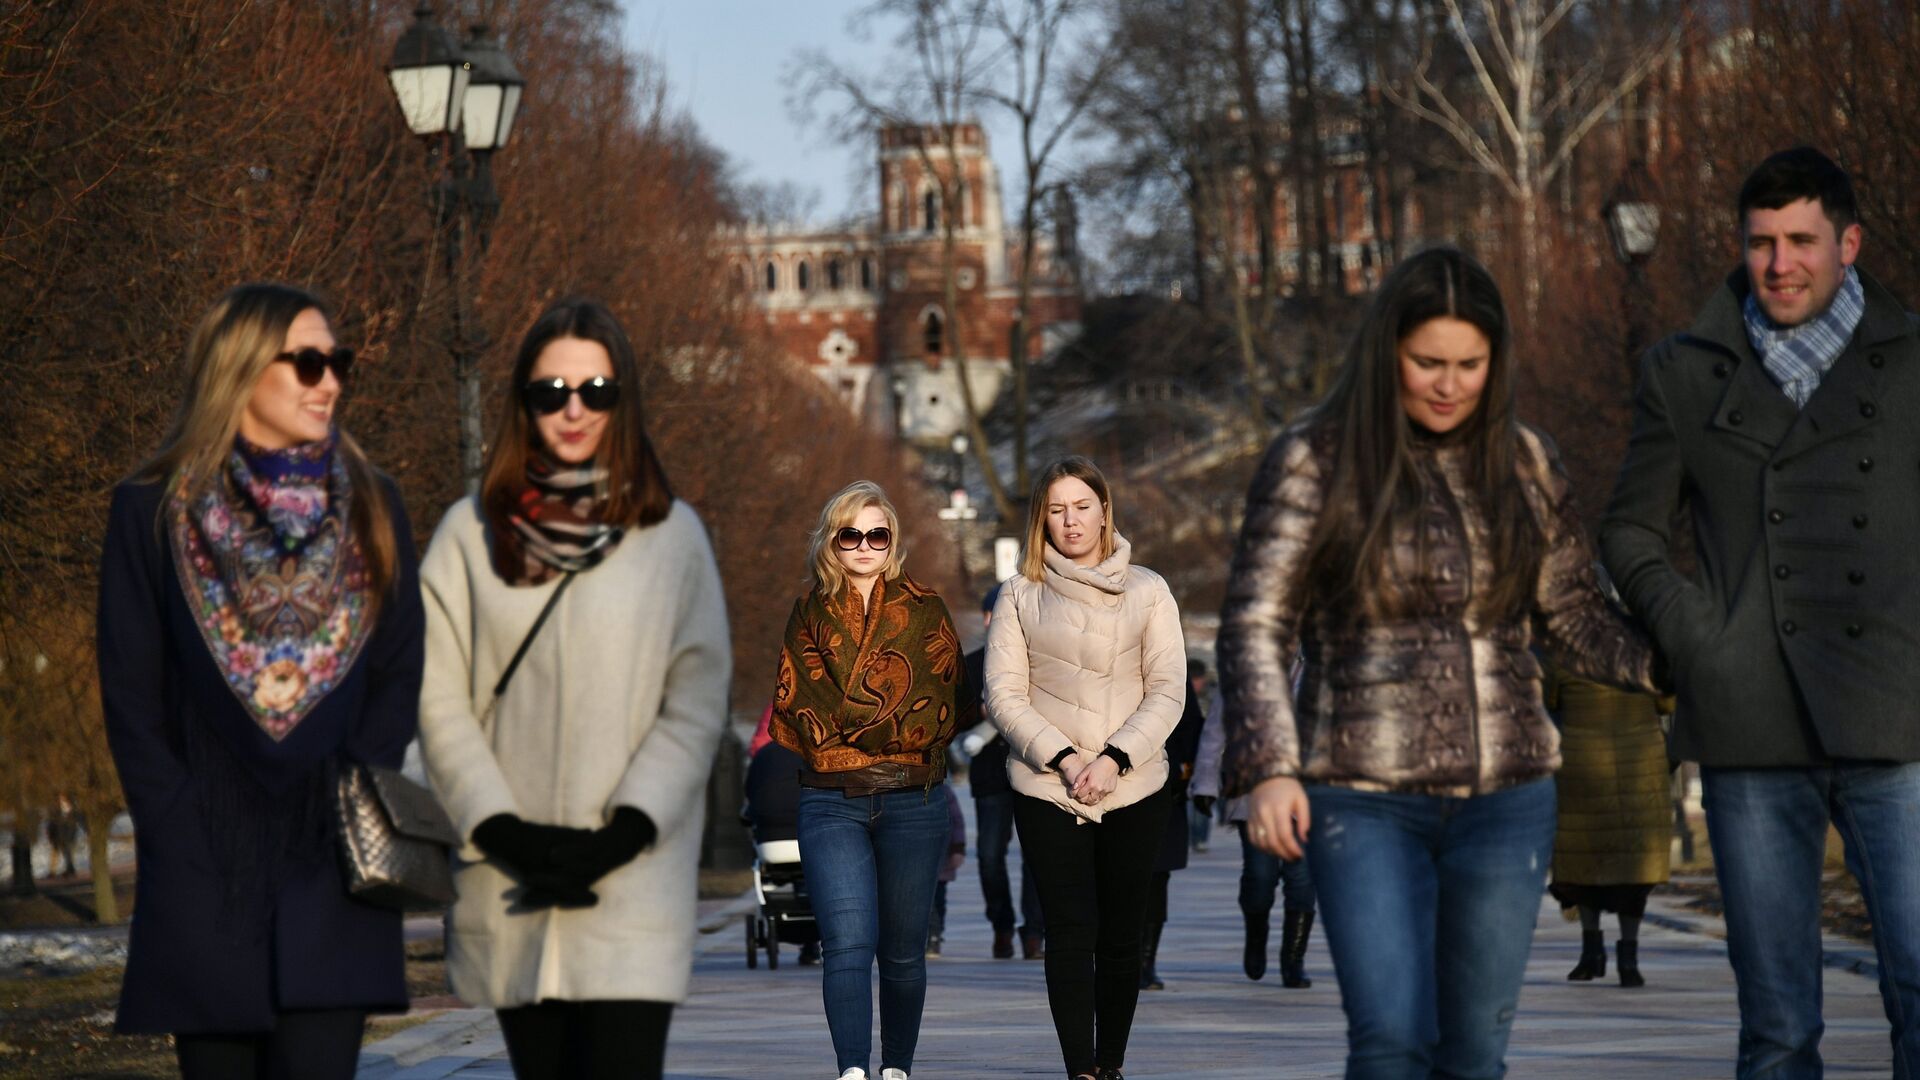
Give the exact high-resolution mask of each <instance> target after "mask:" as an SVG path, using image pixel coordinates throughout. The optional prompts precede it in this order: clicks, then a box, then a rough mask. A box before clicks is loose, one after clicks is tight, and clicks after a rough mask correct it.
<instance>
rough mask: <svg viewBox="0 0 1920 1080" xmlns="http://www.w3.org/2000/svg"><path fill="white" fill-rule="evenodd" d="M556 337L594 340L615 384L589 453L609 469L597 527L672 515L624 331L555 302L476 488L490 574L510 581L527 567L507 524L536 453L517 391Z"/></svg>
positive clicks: (530, 349) (517, 370)
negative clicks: (488, 535) (488, 539)
mask: <svg viewBox="0 0 1920 1080" xmlns="http://www.w3.org/2000/svg"><path fill="white" fill-rule="evenodd" d="M561 338H578V339H579V340H581V341H591V342H594V343H595V344H597V345H599V346H600V347H601V348H603V349H605V350H607V356H608V358H610V359H611V360H612V361H613V378H614V381H615V382H618V383H619V384H620V397H619V400H618V401H616V402H614V406H613V411H612V412H611V413H609V414H608V416H607V431H606V434H605V435H604V436H603V437H602V438H601V440H600V448H599V449H598V450H597V451H595V452H594V462H595V464H596V465H599V466H601V467H603V468H605V469H606V470H607V481H606V483H607V489H606V503H605V505H604V506H603V507H602V508H601V518H602V520H604V521H606V522H607V524H609V525H623V526H634V525H642V526H644V525H653V524H657V523H658V522H660V521H661V520H663V519H665V518H666V516H667V511H669V510H671V509H672V508H673V489H672V488H671V487H669V486H668V484H667V473H666V470H665V469H663V468H662V467H661V465H660V458H659V456H658V455H656V454H655V453H654V452H653V443H652V441H650V440H649V439H648V438H647V431H646V427H645V425H644V424H643V423H642V419H641V415H640V361H639V360H638V358H636V357H635V355H634V352H633V343H632V342H631V341H629V340H628V338H627V332H626V330H625V329H623V328H622V327H621V326H620V320H618V319H616V318H614V315H613V312H611V311H609V310H607V307H606V305H604V304H602V303H600V302H599V301H597V300H590V299H587V298H586V297H580V296H572V297H568V298H566V299H564V300H560V301H557V302H555V303H554V304H553V305H552V306H551V307H549V308H547V310H546V311H544V312H542V313H541V315H540V317H539V318H538V319H535V320H534V322H533V325H532V326H530V327H528V328H527V333H526V336H524V337H522V338H521V339H520V352H519V354H518V355H517V356H515V357H514V361H513V375H512V376H511V378H510V379H509V381H508V383H507V394H506V401H505V403H504V404H503V407H502V409H501V415H500V427H499V433H500V434H499V436H498V437H497V438H496V439H495V440H494V443H493V449H492V450H490V451H489V452H488V453H487V468H486V472H485V474H484V477H483V478H482V480H481V481H480V506H481V509H482V511H483V512H484V513H485V515H486V519H487V525H488V528H489V529H490V531H491V532H492V539H493V545H492V547H493V567H494V569H495V570H496V571H497V572H498V573H499V574H500V575H501V576H502V577H505V578H508V579H511V578H513V576H514V575H515V574H516V573H517V572H519V570H520V568H521V567H522V566H523V565H524V563H525V555H524V553H523V552H522V550H521V541H520V534H519V533H518V532H517V531H516V530H515V529H514V528H513V527H512V526H511V525H510V524H508V518H510V517H512V516H513V515H514V514H515V513H517V512H518V511H519V508H520V493H521V492H522V491H524V490H526V486H527V455H529V454H531V453H532V452H534V451H535V450H538V449H540V445H539V443H540V432H539V431H538V430H537V429H536V428H535V427H534V425H533V421H532V418H531V417H529V416H528V414H527V407H526V405H525V404H524V403H523V402H522V401H521V398H520V389H521V387H524V386H525V385H527V381H528V379H530V378H531V377H532V375H533V365H534V364H535V363H536V362H538V361H539V359H540V354H541V353H542V352H543V351H545V349H546V347H547V346H548V345H549V344H551V343H553V342H554V341H557V340H559V339H561Z"/></svg>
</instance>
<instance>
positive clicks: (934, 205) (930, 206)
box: [920, 188, 940, 232]
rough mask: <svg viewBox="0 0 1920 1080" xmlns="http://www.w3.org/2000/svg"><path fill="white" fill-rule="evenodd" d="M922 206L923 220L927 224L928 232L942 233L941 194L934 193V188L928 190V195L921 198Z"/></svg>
mask: <svg viewBox="0 0 1920 1080" xmlns="http://www.w3.org/2000/svg"><path fill="white" fill-rule="evenodd" d="M920 206H921V210H922V217H923V220H924V221H925V222H926V225H927V231H928V232H939V231H940V193H939V192H937V191H934V190H933V189H932V188H928V189H927V193H926V194H925V195H922V196H921V197H920Z"/></svg>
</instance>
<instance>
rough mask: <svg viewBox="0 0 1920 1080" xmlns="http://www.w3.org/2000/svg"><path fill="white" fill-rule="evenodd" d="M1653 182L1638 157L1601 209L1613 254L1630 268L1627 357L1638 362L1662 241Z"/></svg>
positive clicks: (1633, 361)
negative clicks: (1650, 272) (1650, 271)
mask: <svg viewBox="0 0 1920 1080" xmlns="http://www.w3.org/2000/svg"><path fill="white" fill-rule="evenodd" d="M1652 190H1653V183H1652V180H1651V178H1650V177H1649V176H1648V174H1647V165H1646V162H1644V161H1640V160H1639V159H1637V158H1636V159H1634V160H1633V161H1630V162H1628V163H1627V168H1626V171H1625V172H1623V173H1621V174H1620V180H1619V182H1618V183H1616V184H1615V185H1614V187H1613V193H1612V194H1610V195H1608V196H1607V201H1606V205H1604V206H1602V207H1601V209H1600V220H1601V221H1602V222H1603V223H1604V224H1605V225H1606V227H1607V239H1608V241H1609V242H1611V243H1612V245H1613V254H1614V257H1615V258H1616V259H1619V260H1620V265H1621V266H1623V267H1625V268H1626V271H1627V290H1626V294H1625V297H1624V307H1625V311H1626V322H1627V325H1626V330H1627V359H1628V364H1629V366H1630V367H1632V366H1635V365H1636V364H1637V358H1638V357H1639V354H1640V350H1642V349H1644V348H1645V347H1646V344H1647V333H1646V324H1647V318H1646V313H1647V310H1648V308H1649V307H1651V303H1650V300H1651V298H1650V297H1649V296H1648V289H1647V274H1646V263H1647V260H1648V259H1650V258H1652V257H1653V251H1654V248H1655V247H1656V246H1658V244H1659V241H1660V207H1659V205H1658V204H1656V203H1655V202H1653V200H1652Z"/></svg>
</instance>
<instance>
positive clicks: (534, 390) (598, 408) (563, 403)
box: [520, 376, 620, 416]
mask: <svg viewBox="0 0 1920 1080" xmlns="http://www.w3.org/2000/svg"><path fill="white" fill-rule="evenodd" d="M575 394H579V395H580V404H582V405H585V406H586V407H587V408H588V409H591V410H592V411H594V412H606V411H607V410H608V409H611V408H613V405H614V403H615V402H617V401H619V400H620V384H619V383H617V382H614V381H613V380H612V379H609V378H606V377H605V376H595V377H593V378H591V379H588V380H587V381H586V382H583V383H581V384H580V385H579V386H568V385H567V380H565V379H562V378H558V377H555V378H551V379H536V380H534V381H533V382H530V383H528V384H527V385H525V386H523V387H521V388H520V397H521V398H522V399H523V400H525V401H526V403H527V408H529V409H532V410H533V411H534V412H537V413H539V414H540V415H541V416H552V415H553V414H554V413H557V412H559V411H560V410H561V409H564V408H566V407H567V399H568V398H571V397H572V396H573V395H575Z"/></svg>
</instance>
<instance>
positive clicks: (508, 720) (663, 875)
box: [420, 498, 731, 1008]
mask: <svg viewBox="0 0 1920 1080" xmlns="http://www.w3.org/2000/svg"><path fill="white" fill-rule="evenodd" d="M558 580H559V579H557V578H556V579H555V580H554V581H551V582H547V583H545V584H542V585H538V586H530V587H529V586H522V587H518V588H515V587H512V586H509V585H508V584H506V582H504V581H502V580H501V579H500V577H499V576H498V575H497V574H495V573H494V570H493V567H492V564H491V563H490V562H489V560H488V555H487V538H486V530H485V527H484V522H483V518H482V517H481V515H480V512H479V508H478V506H477V504H476V503H475V501H474V500H473V499H471V498H469V499H465V500H462V501H461V502H459V503H457V504H455V505H454V506H453V508H452V509H450V510H448V511H447V515H446V517H445V518H444V519H442V520H441V522H440V528H439V530H438V531H437V532H436V533H435V534H434V537H433V543H432V544H431V545H430V546H429V547H428V549H427V554H426V557H425V558H424V559H423V560H422V562H421V564H420V582H421V587H422V590H423V592H424V593H425V599H426V609H427V666H426V677H425V680H424V683H423V685H422V688H421V700H420V741H421V752H422V757H423V760H424V762H425V764H426V769H427V776H428V778H429V780H430V781H431V782H432V785H433V789H434V791H435V793H436V794H438V795H439V797H440V801H441V803H442V804H443V805H444V806H445V807H446V809H447V813H448V814H449V816H451V817H452V819H453V823H454V826H455V827H456V828H457V829H458V830H459V832H460V835H461V836H462V837H463V838H464V840H465V843H464V845H463V847H462V848H461V850H459V851H458V852H457V853H456V857H455V859H454V869H455V885H456V887H457V889H458V893H459V897H458V899H457V900H456V901H455V902H454V905H453V909H452V911H451V913H450V914H449V915H448V920H447V971H448V975H449V978H450V979H451V981H452V983H453V989H454V992H455V993H456V994H458V995H459V996H460V997H461V998H463V999H464V1000H466V1001H468V1002H471V1003H473V1004H475V1005H481V1006H486V1007H488V1008H511V1007H513V1006H516V1005H526V1004H530V1003H533V1002H536V1001H541V1000H545V999H557V1000H562V1001H581V1000H589V999H609V998H618V999H640V1000H646V1001H666V1002H678V1001H680V1000H682V999H683V998H685V996H686V993H687V984H688V981H689V978H690V975H691V969H692V957H693V943H694V939H695V936H696V925H695V915H694V904H695V900H696V895H697V888H698V887H697V879H698V873H699V860H700V835H701V828H702V825H703V818H704V816H705V814H704V811H705V805H706V799H705V794H706V784H707V774H708V772H709V771H710V770H711V768H712V765H713V757H714V752H715V749H716V748H717V746H718V744H719V739H720V732H721V730H722V728H723V727H724V725H725V723H726V716H727V688H728V678H729V675H730V666H731V653H730V648H729V645H728V635H727V614H726V601H725V598H724V597H723V595H722V593H721V590H720V574H719V570H718V569H717V568H716V567H715V565H714V560H713V552H712V549H711V547H710V546H709V545H708V542H707V535H706V530H705V529H704V527H703V526H702V525H701V523H700V519H699V518H698V517H697V516H696V515H695V514H694V512H693V509H692V508H691V507H689V506H687V505H686V504H685V503H681V502H675V503H674V504H673V507H672V509H671V510H670V511H669V513H668V514H667V517H666V518H665V519H664V520H663V521H661V522H659V523H658V524H656V525H652V526H649V527H645V528H634V529H628V530H627V532H626V535H625V536H624V537H623V538H622V539H621V541H620V543H619V545H618V546H617V547H615V548H614V549H613V551H612V553H611V554H609V555H608V556H607V558H606V559H605V561H603V562H601V563H600V564H599V565H598V566H595V567H593V568H592V569H590V570H586V571H583V572H582V573H581V574H580V575H579V580H577V581H575V582H574V583H573V584H572V585H571V586H569V587H568V589H567V592H566V593H565V595H563V596H562V597H561V598H560V602H559V604H558V606H556V607H555V608H554V611H553V614H552V616H551V617H549V618H548V620H547V623H546V625H545V626H544V627H542V628H541V630H540V633H539V635H538V636H537V637H536V638H535V639H534V642H533V646H532V648H530V649H529V650H528V651H527V655H526V659H524V660H523V661H521V664H520V667H519V670H518V671H517V672H515V674H514V676H513V681H512V683H511V684H510V685H509V686H508V688H507V692H506V694H505V695H504V696H503V697H502V698H501V700H500V702H499V704H498V706H497V707H496V708H495V709H494V712H493V715H492V716H491V717H490V718H489V720H488V722H487V723H486V724H484V725H483V724H482V723H481V722H480V719H479V717H480V715H481V714H482V713H483V712H484V710H485V709H486V705H487V702H488V700H489V699H490V698H492V696H493V687H494V684H495V683H496V682H497V681H498V680H499V678H500V673H501V671H503V670H504V669H505V667H506V664H507V662H508V661H509V660H510V659H511V658H512V657H513V653H514V650H516V649H517V648H519V647H520V642H521V641H522V640H523V639H524V638H525V637H526V634H527V630H528V629H529V628H530V627H531V626H532V625H533V621H534V619H535V617H536V616H537V615H538V614H539V612H540V608H541V607H542V605H544V604H545V603H546V601H547V598H548V597H549V596H550V595H551V594H552V592H553V590H554V588H556V587H557V583H558ZM617 806H631V807H634V808H636V809H638V810H641V811H643V812H644V813H645V814H646V815H647V816H648V817H650V818H652V819H653V823H654V825H655V826H657V827H658V829H659V838H658V839H657V840H655V841H654V844H653V846H652V847H650V848H648V849H647V850H646V851H644V852H642V853H641V854H640V855H639V857H637V858H635V859H634V860H633V861H632V862H629V863H627V864H626V865H625V866H622V867H619V868H618V869H616V870H614V871H613V872H611V873H610V874H608V875H607V876H606V877H604V878H602V879H600V881H599V883H598V884H596V885H595V886H594V891H595V892H596V893H598V894H599V897H600V902H599V904H598V905H597V906H594V907H591V908H582V909H576V910H567V911H563V910H559V909H557V908H548V909H545V910H539V911H530V912H511V911H509V910H508V908H509V898H510V894H517V892H518V889H517V888H516V887H515V882H514V881H513V879H512V878H511V877H510V876H509V875H508V874H507V873H506V872H505V871H504V870H502V869H501V868H500V867H499V866H498V865H497V864H495V863H493V862H491V861H488V860H487V859H486V857H485V855H484V854H483V853H482V852H481V851H480V850H479V849H478V848H476V847H474V845H473V840H472V838H473V830H474V827H475V826H477V825H479V824H480V823H481V822H483V821H485V820H487V819H488V818H490V817H492V816H494V815H495V814H517V815H519V816H520V817H521V818H523V819H525V820H527V821H533V822H541V823H546V824H557V825H570V826H578V827H584V828H597V827H599V826H600V825H603V824H605V823H606V821H607V820H608V816H609V814H610V813H611V811H612V810H613V808H614V807H617Z"/></svg>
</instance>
